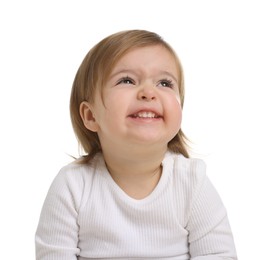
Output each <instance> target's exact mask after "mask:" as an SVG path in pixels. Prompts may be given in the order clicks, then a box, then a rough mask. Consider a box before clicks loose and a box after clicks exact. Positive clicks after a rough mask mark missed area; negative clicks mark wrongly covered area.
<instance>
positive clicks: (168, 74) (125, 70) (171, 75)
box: [109, 69, 178, 83]
mask: <svg viewBox="0 0 273 260" xmlns="http://www.w3.org/2000/svg"><path fill="white" fill-rule="evenodd" d="M122 73H124V74H126V73H130V74H134V75H138V74H139V73H136V72H135V71H134V70H128V69H121V70H119V71H117V72H115V73H114V74H111V75H110V77H109V79H112V78H113V77H115V76H117V75H118V74H122ZM158 75H167V76H169V77H171V78H172V79H173V80H174V81H175V82H176V83H178V80H177V78H176V77H175V76H174V75H173V74H172V73H170V72H168V71H166V70H160V71H159V73H158Z"/></svg>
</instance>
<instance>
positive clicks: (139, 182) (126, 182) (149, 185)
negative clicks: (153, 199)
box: [103, 147, 167, 198]
mask: <svg viewBox="0 0 273 260" xmlns="http://www.w3.org/2000/svg"><path fill="white" fill-rule="evenodd" d="M166 151H167V148H165V149H155V150H154V149H153V150H150V149H149V148H147V147H146V149H140V150H136V149H129V150H127V151H121V150H120V149H118V151H117V150H114V149H112V150H107V149H106V150H105V149H104V150H103V156H104V160H105V162H106V165H107V168H108V171H109V173H110V174H111V176H112V178H113V179H114V181H115V182H116V183H117V184H118V185H119V186H120V187H121V188H122V189H123V190H124V191H125V192H126V193H127V194H128V195H131V196H132V197H134V198H143V197H145V196H147V195H148V194H149V193H151V191H152V190H153V189H154V188H155V186H156V185H157V183H158V181H159V179H160V176H161V169H162V167H161V163H162V160H163V158H164V155H165V153H166Z"/></svg>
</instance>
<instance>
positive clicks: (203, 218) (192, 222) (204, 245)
mask: <svg viewBox="0 0 273 260" xmlns="http://www.w3.org/2000/svg"><path fill="white" fill-rule="evenodd" d="M196 170H197V171H201V174H200V175H201V179H200V180H199V182H198V184H197V187H196V191H195V194H194V196H193V202H192V207H191V214H190V217H189V221H188V225H187V229H188V231H189V251H190V255H191V259H192V260H236V259H237V256H236V250H235V245H234V241H233V236H232V232H231V228H230V225H229V221H228V217H227V212H226V209H225V207H224V205H223V203H222V201H221V199H220V197H219V195H218V193H217V191H216V190H215V188H214V186H213V185H212V183H211V182H210V180H209V179H208V178H207V176H206V174H205V164H204V163H201V164H199V166H198V167H196ZM202 172H203V174H202ZM197 174H198V172H197Z"/></svg>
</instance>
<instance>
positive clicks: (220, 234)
mask: <svg viewBox="0 0 273 260" xmlns="http://www.w3.org/2000/svg"><path fill="white" fill-rule="evenodd" d="M162 166H163V167H162V175H161V178H160V180H159V182H158V184H157V186H156V188H155V189H154V190H153V191H152V193H151V194H149V195H148V196H147V197H145V198H144V199H141V200H136V199H133V198H132V197H130V196H128V195H127V194H126V193H125V192H124V191H123V190H122V189H121V188H120V187H119V186H118V185H117V184H116V183H115V181H114V180H113V179H112V177H111V175H110V173H109V172H108V170H107V168H106V165H105V162H104V159H103V156H102V155H101V154H97V155H96V156H95V158H93V159H92V160H91V161H90V162H89V163H88V164H79V163H77V162H73V163H71V164H69V165H67V166H65V167H64V168H62V169H61V171H60V172H59V174H58V175H57V176H56V178H55V179H54V181H53V183H52V185H51V187H50V189H49V191H48V194H47V197H46V199H45V202H44V205H43V209H42V212H41V216H40V221H39V224H38V228H37V231H36V236H35V242H36V260H76V259H78V260H89V259H90V260H91V259H179V260H189V259H194V260H220V259H225V260H227V259H230V260H231V259H232V260H235V259H237V257H236V251H235V246H234V241H233V236H232V233H231V229H230V226H229V222H228V218H227V213H226V210H225V207H224V205H223V203H222V201H221V199H220V197H219V195H218V193H217V192H216V190H215V188H214V187H213V185H212V184H211V182H210V181H209V179H208V177H207V175H206V167H205V163H204V162H203V161H202V160H200V159H187V158H185V157H183V155H180V154H174V153H171V152H167V153H166V155H165V158H164V160H163V162H162Z"/></svg>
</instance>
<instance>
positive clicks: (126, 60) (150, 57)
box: [111, 45, 180, 76]
mask: <svg viewBox="0 0 273 260" xmlns="http://www.w3.org/2000/svg"><path fill="white" fill-rule="evenodd" d="M126 69H132V70H139V71H140V72H148V71H149V72H153V71H154V72H156V71H157V70H162V71H167V72H170V73H172V74H175V75H176V76H177V75H178V74H179V69H180V68H179V66H178V64H177V62H176V59H175V57H174V55H173V54H172V53H171V52H170V51H169V50H168V49H167V48H165V47H164V46H162V45H153V46H145V47H137V48H133V49H131V50H129V51H128V52H126V53H125V54H124V55H123V56H122V57H121V58H120V59H118V60H117V62H116V63H115V65H114V67H113V69H112V73H111V74H112V75H113V74H115V73H117V72H118V71H119V70H126Z"/></svg>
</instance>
